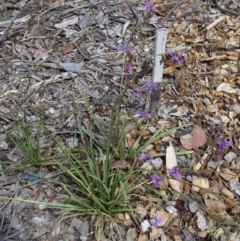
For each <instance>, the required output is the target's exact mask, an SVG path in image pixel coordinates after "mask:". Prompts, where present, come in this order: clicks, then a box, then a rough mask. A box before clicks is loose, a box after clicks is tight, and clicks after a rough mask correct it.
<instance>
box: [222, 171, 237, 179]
mask: <svg viewBox="0 0 240 241" xmlns="http://www.w3.org/2000/svg"><path fill="white" fill-rule="evenodd" d="M222 171H223V172H220V173H219V175H220V176H221V177H222V178H224V179H225V180H226V181H230V180H231V179H233V178H236V177H237V174H236V173H235V172H232V171H231V170H230V169H228V168H223V169H222Z"/></svg>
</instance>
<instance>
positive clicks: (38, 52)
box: [33, 49, 46, 59]
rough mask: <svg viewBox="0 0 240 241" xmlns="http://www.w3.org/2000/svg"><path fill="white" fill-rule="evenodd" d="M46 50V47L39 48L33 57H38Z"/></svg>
mask: <svg viewBox="0 0 240 241" xmlns="http://www.w3.org/2000/svg"><path fill="white" fill-rule="evenodd" d="M45 51H46V50H45V49H38V50H37V51H36V52H35V54H34V55H33V57H34V58H35V59H36V58H37V57H38V56H39V55H41V54H42V53H43V52H45Z"/></svg>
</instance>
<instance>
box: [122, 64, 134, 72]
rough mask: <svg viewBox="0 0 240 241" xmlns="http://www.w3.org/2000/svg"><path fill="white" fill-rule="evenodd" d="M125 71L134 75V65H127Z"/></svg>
mask: <svg viewBox="0 0 240 241" xmlns="http://www.w3.org/2000/svg"><path fill="white" fill-rule="evenodd" d="M124 71H125V72H128V73H132V72H133V68H132V65H131V64H127V65H126V66H125V67H124Z"/></svg>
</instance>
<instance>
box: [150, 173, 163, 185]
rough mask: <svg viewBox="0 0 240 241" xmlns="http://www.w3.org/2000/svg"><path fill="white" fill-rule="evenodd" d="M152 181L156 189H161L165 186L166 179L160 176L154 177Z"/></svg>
mask: <svg viewBox="0 0 240 241" xmlns="http://www.w3.org/2000/svg"><path fill="white" fill-rule="evenodd" d="M151 179H152V184H153V186H154V187H155V188H159V187H161V186H162V185H163V184H164V178H163V177H160V176H158V175H152V176H151Z"/></svg>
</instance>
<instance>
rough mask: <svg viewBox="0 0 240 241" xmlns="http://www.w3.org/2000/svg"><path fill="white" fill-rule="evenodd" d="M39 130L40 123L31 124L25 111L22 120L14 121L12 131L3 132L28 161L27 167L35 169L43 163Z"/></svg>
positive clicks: (40, 127)
mask: <svg viewBox="0 0 240 241" xmlns="http://www.w3.org/2000/svg"><path fill="white" fill-rule="evenodd" d="M2 128H3V126H2ZM41 130H42V123H40V122H39V123H31V122H30V121H29V120H28V118H27V116H26V113H25V111H24V112H23V118H21V119H18V120H15V125H14V127H13V128H12V129H9V130H5V133H6V134H7V136H8V138H9V139H10V140H11V141H12V142H13V144H14V145H15V146H16V147H17V149H18V150H19V151H20V152H21V153H22V155H23V156H24V157H25V158H26V160H27V161H28V164H29V166H34V167H37V168H39V167H41V165H42V163H43V158H42V156H41V147H40V137H41ZM19 167H21V165H20V166H19ZM25 168H26V166H25ZM20 169H21V168H20Z"/></svg>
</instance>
